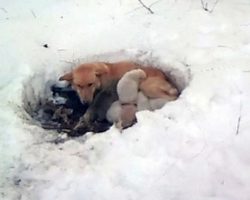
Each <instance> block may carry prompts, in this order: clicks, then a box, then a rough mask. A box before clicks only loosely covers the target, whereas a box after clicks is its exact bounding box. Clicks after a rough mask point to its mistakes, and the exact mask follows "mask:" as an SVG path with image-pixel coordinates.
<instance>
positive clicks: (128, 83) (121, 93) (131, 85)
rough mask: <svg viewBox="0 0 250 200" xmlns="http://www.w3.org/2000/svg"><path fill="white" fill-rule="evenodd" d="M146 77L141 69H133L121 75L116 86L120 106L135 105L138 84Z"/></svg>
mask: <svg viewBox="0 0 250 200" xmlns="http://www.w3.org/2000/svg"><path fill="white" fill-rule="evenodd" d="M146 77H147V75H146V73H145V72H144V71H143V70H141V69H134V70H131V71H129V72H126V73H125V74H124V75H123V77H122V78H121V79H120V80H119V82H118V84H117V94H118V97H119V101H120V103H121V104H135V103H136V101H137V96H138V91H139V84H140V82H141V81H142V80H144V79H146Z"/></svg>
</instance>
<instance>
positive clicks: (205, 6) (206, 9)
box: [201, 0, 208, 12]
mask: <svg viewBox="0 0 250 200" xmlns="http://www.w3.org/2000/svg"><path fill="white" fill-rule="evenodd" d="M201 5H202V8H203V10H205V11H207V12H208V8H207V2H206V4H204V1H203V0H201Z"/></svg>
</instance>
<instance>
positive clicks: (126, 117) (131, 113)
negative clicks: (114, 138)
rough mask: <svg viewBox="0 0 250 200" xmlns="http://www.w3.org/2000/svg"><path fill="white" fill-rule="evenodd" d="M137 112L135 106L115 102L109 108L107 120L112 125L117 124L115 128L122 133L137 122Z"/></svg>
mask: <svg viewBox="0 0 250 200" xmlns="http://www.w3.org/2000/svg"><path fill="white" fill-rule="evenodd" d="M136 111H137V108H136V106H135V105H134V104H125V105H122V104H121V103H120V102H119V101H115V102H114V103H113V104H112V105H111V107H110V108H109V110H108V112H107V115H106V118H107V120H108V121H109V122H110V123H115V126H116V127H117V128H118V129H119V130H120V131H121V130H122V129H124V128H128V127H130V126H132V125H133V124H134V123H135V122H136V116H135V113H136Z"/></svg>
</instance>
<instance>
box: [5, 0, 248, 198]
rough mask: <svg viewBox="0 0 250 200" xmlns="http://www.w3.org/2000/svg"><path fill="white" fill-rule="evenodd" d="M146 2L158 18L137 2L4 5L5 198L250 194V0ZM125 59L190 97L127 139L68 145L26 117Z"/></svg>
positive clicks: (114, 135)
mask: <svg viewBox="0 0 250 200" xmlns="http://www.w3.org/2000/svg"><path fill="white" fill-rule="evenodd" d="M143 2H144V3H145V4H146V5H151V4H153V5H152V6H151V9H152V10H153V12H154V14H150V13H149V12H148V11H147V10H146V9H145V8H143V7H142V6H141V4H140V3H139V2H138V1H137V0H133V1H132V0H127V1H125V0H117V1H115V0H106V1H104V0H84V1H80V0H71V1H66V0H62V1H58V0H43V1H42V0H40V1H32V0H25V1H21V0H15V1H9V0H1V2H0V98H1V102H0V199H4V200H17V199H22V200H31V199H32V200H33V199H34V200H56V199H58V200H59V199H60V200H69V199H71V200H78V199H88V200H99V199H109V200H110V199H120V200H128V199H130V200H139V199H142V198H143V199H146V200H166V199H179V200H186V199H192V200H201V199H202V200H203V199H217V200H222V199H223V200H235V199H240V200H248V199H249V198H250V150H249V144H250V135H249V133H250V124H249V121H250V114H249V112H248V111H249V110H250V104H249V98H250V87H249V85H250V66H249V63H250V3H249V1H248V0H227V1H226V0H219V1H215V0H214V1H213V0H211V1H209V0H207V1H206V0H204V6H205V7H206V6H207V9H208V11H210V12H208V11H205V10H204V9H203V8H202V5H201V1H200V0H185V1H184V0H182V1H181V0H159V1H154V0H144V1H143ZM206 2H207V4H206ZM44 44H48V47H49V48H45V47H43V45H44ZM124 58H131V59H136V60H140V61H142V62H151V63H153V64H154V65H156V66H158V67H160V68H162V69H163V70H165V71H167V72H171V74H172V75H173V76H174V77H175V78H177V82H178V84H179V86H180V87H183V86H185V89H184V90H183V93H182V95H181V97H180V98H179V99H178V100H177V101H175V102H171V103H169V104H167V105H166V106H165V107H163V108H162V109H161V110H158V111H155V112H148V111H144V112H140V113H138V115H137V117H138V123H137V124H136V125H135V126H133V127H132V128H129V129H127V130H126V131H124V134H122V135H121V134H119V133H118V131H117V130H116V129H115V128H113V127H112V128H111V129H110V130H109V131H107V132H106V133H104V134H98V135H92V134H88V135H87V136H84V137H82V138H77V139H70V140H68V141H66V142H65V143H62V144H58V145H55V144H53V143H51V142H49V141H51V140H52V139H53V138H55V137H56V136H57V135H56V133H54V132H53V131H50V132H48V131H44V130H43V129H41V128H40V127H39V126H37V125H36V124H35V123H34V122H32V121H31V119H29V116H28V115H27V114H26V112H25V111H24V106H26V105H27V100H29V101H31V103H36V102H37V101H38V99H41V98H43V97H47V96H48V95H49V93H48V92H47V91H46V88H47V87H46V86H47V85H46V84H47V83H48V81H50V82H53V81H56V79H57V77H58V76H59V74H61V73H62V72H64V71H67V69H70V68H71V67H72V62H74V63H78V62H84V61H93V60H108V61H114V60H120V59H124ZM32 105H33V104H32Z"/></svg>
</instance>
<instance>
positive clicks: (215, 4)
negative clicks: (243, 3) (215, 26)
mask: <svg viewBox="0 0 250 200" xmlns="http://www.w3.org/2000/svg"><path fill="white" fill-rule="evenodd" d="M218 2H219V0H216V2H215V3H214V7H213V8H212V9H211V10H210V11H209V12H210V13H212V12H213V11H214V9H215V7H216V6H217V4H218Z"/></svg>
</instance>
